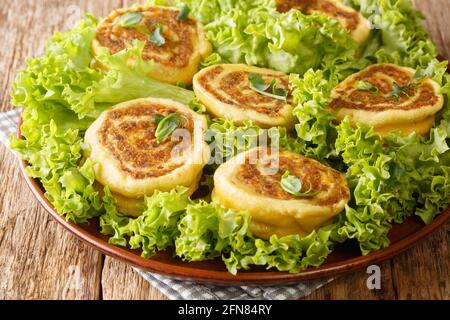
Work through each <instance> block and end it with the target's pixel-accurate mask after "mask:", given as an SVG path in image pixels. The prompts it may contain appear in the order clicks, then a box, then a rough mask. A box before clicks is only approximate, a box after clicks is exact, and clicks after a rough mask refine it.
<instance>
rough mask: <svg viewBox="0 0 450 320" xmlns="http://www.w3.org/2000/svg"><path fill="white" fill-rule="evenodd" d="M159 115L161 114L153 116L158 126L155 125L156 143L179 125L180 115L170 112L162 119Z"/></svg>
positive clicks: (165, 137)
mask: <svg viewBox="0 0 450 320" xmlns="http://www.w3.org/2000/svg"><path fill="white" fill-rule="evenodd" d="M159 116H161V115H155V116H154V120H155V122H156V123H158V126H157V127H156V132H155V137H156V141H157V142H158V143H161V142H162V141H164V140H166V139H167V137H168V136H169V135H171V134H172V133H173V132H174V131H175V130H176V129H177V128H178V127H179V126H180V119H181V117H182V116H181V115H179V114H176V113H171V114H169V115H168V116H166V117H164V118H163V119H161V118H160V117H159ZM157 121H159V122H157Z"/></svg>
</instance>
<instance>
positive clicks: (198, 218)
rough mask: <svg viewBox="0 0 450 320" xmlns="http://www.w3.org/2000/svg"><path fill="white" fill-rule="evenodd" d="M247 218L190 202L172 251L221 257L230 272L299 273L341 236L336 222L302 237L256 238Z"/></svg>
mask: <svg viewBox="0 0 450 320" xmlns="http://www.w3.org/2000/svg"><path fill="white" fill-rule="evenodd" d="M250 220H251V217H250V216H249V215H248V214H247V213H245V212H240V213H237V212H234V211H232V210H229V209H225V208H223V207H221V206H220V205H218V204H216V203H206V202H201V203H198V204H195V205H190V206H188V207H187V209H186V215H185V216H184V217H183V218H182V220H181V222H180V225H179V229H180V235H179V236H178V238H177V239H176V242H175V244H176V253H177V255H178V256H180V257H181V258H182V259H183V260H187V261H202V260H206V259H214V258H217V257H220V256H222V259H223V261H224V262H225V264H226V266H227V269H228V271H229V272H231V273H233V274H236V273H237V271H238V270H240V269H249V268H250V266H252V265H260V266H266V267H267V269H270V268H275V269H277V270H280V271H289V272H299V271H301V270H304V269H305V268H307V267H309V266H319V265H320V264H322V263H323V261H324V260H325V258H326V257H327V256H328V255H329V253H330V252H331V251H332V247H333V244H334V243H335V242H337V241H339V242H342V241H343V240H344V239H345V238H343V237H341V236H340V235H338V234H337V230H338V229H337V227H338V224H332V225H328V226H326V227H323V228H321V229H319V230H317V231H313V232H312V233H311V234H309V235H308V236H306V237H303V238H302V237H300V236H298V235H292V236H286V237H282V238H278V237H277V236H272V237H271V238H270V240H263V239H257V238H254V237H253V236H252V235H251V232H250V230H249V226H250Z"/></svg>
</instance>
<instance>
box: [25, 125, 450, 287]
mask: <svg viewBox="0 0 450 320" xmlns="http://www.w3.org/2000/svg"><path fill="white" fill-rule="evenodd" d="M21 124H22V117H20V118H19V125H18V130H17V135H18V137H21V131H20V127H21ZM26 166H27V162H26V161H20V170H21V172H22V174H23V176H24V178H25V180H26V183H27V185H28V187H29V188H30V190H31V191H32V193H33V194H34V196H35V197H36V198H37V199H38V201H39V202H40V204H41V205H42V206H43V207H44V209H45V210H46V211H47V212H48V213H50V215H51V216H52V217H53V219H55V220H56V221H57V222H58V223H59V224H60V225H62V226H63V227H64V228H65V229H67V230H68V231H69V232H71V233H72V234H73V235H75V236H76V237H77V238H79V239H80V240H82V241H84V242H85V243H87V244H88V245H90V246H91V247H93V248H95V249H97V250H98V251H100V252H102V253H104V254H106V255H108V256H111V257H113V258H117V259H119V260H121V261H123V262H125V263H127V264H129V265H132V266H134V267H137V268H140V269H143V270H145V271H149V272H154V273H157V274H160V275H164V276H168V277H171V278H173V279H179V280H189V281H194V282H197V283H207V284H216V285H280V284H290V283H296V282H301V281H305V280H315V279H321V278H330V277H336V276H338V275H342V274H345V273H349V272H354V271H357V270H359V269H362V268H364V267H366V266H368V265H372V264H376V263H379V262H382V261H384V260H387V259H390V258H392V257H394V256H396V255H398V254H400V253H401V252H403V251H405V250H407V249H409V248H411V247H412V246H413V245H414V244H416V243H417V242H418V241H419V240H421V239H423V238H424V237H426V236H427V235H429V234H430V233H432V232H433V231H435V230H436V229H438V228H439V227H440V226H441V225H443V224H444V223H445V222H447V221H448V220H450V207H449V208H447V209H446V210H445V211H444V212H442V213H441V214H440V215H438V216H437V217H436V218H435V219H434V221H433V222H432V223H431V224H429V225H424V226H423V227H422V228H421V229H420V230H418V231H416V232H414V233H412V234H411V235H409V236H407V237H405V238H403V239H401V240H399V241H397V242H395V243H392V244H391V245H390V246H389V247H387V248H384V249H380V250H378V251H375V252H372V253H370V254H368V255H366V256H358V257H356V258H351V259H346V260H341V261H338V262H334V263H329V264H326V265H322V266H320V267H318V268H308V269H306V270H304V271H302V272H299V273H287V272H264V271H262V272H261V271H257V272H251V271H250V272H240V273H238V274H237V275H232V274H230V273H229V272H226V271H218V270H204V269H201V270H200V269H193V268H187V267H184V266H183V265H176V264H170V263H166V262H162V261H157V260H152V259H146V258H143V257H141V256H140V255H138V254H136V253H133V252H130V251H128V250H126V249H124V248H121V247H118V246H115V245H112V244H109V243H108V242H107V241H105V240H103V239H100V238H98V237H96V236H95V235H93V234H91V233H89V232H88V231H86V230H84V229H83V228H81V227H80V226H78V225H76V224H74V223H72V222H69V221H67V220H66V219H65V218H64V217H63V216H61V215H60V214H58V213H57V211H56V210H55V208H54V207H53V205H52V204H51V203H50V202H49V201H48V200H47V198H46V197H45V195H44V193H43V191H42V189H41V187H40V185H39V183H38V182H37V181H36V180H35V179H33V178H30V177H29V176H28V175H27V174H26V170H25V168H26ZM186 263H187V262H186Z"/></svg>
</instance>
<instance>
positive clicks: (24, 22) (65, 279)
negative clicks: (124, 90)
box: [0, 0, 450, 299]
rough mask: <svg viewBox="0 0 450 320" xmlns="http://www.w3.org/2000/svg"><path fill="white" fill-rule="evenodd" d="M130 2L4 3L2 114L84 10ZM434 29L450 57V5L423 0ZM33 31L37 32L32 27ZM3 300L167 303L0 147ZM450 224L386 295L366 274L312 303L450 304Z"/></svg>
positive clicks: (410, 255)
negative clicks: (69, 225) (51, 211)
mask: <svg viewBox="0 0 450 320" xmlns="http://www.w3.org/2000/svg"><path fill="white" fill-rule="evenodd" d="M131 3H134V1H129V0H107V1H94V0H91V1H89V0H64V1H61V0H19V1H17V0H6V1H5V0H3V1H2V6H0V34H1V35H0V37H1V40H2V46H0V70H1V71H2V73H1V75H0V103H1V104H0V111H4V110H8V109H10V108H11V105H10V97H9V92H10V87H11V84H12V82H13V79H14V77H15V74H16V72H17V70H18V69H19V68H20V67H23V66H24V64H25V58H26V57H28V56H36V55H39V54H41V53H42V52H43V41H44V40H45V39H46V38H48V37H49V36H50V35H51V34H52V33H53V32H54V31H55V30H65V29H68V28H69V27H70V26H71V25H73V23H74V22H75V21H76V20H77V19H78V18H80V16H81V15H82V13H83V12H84V11H88V12H92V13H94V14H95V15H98V16H103V15H105V14H107V13H108V12H109V11H110V10H112V9H114V8H117V7H121V6H123V5H129V4H131ZM415 4H416V6H417V7H418V8H420V9H421V10H422V12H424V14H425V15H426V16H427V17H429V18H430V19H428V20H427V21H426V22H425V26H426V28H427V30H429V31H430V33H431V35H432V37H433V39H434V40H435V42H436V43H437V45H438V46H439V47H440V48H441V51H442V52H443V53H445V54H446V56H447V57H450V32H448V31H447V30H448V28H447V21H449V20H450V1H447V0H416V1H415ZM31 26H32V27H31ZM0 173H1V174H0V185H2V186H5V187H4V188H3V190H2V192H0V268H1V270H2V273H0V299H14V298H18V299H73V298H77V299H165V297H164V295H162V294H161V293H160V292H159V291H158V290H157V289H155V288H152V287H151V285H150V284H149V283H147V282H146V281H144V280H143V279H142V278H140V277H139V276H138V275H137V274H136V273H135V272H134V271H133V270H132V269H131V268H130V267H129V266H127V265H125V264H123V263H122V262H119V261H117V260H114V259H111V258H109V257H104V256H103V255H101V254H100V253H98V252H97V251H95V250H93V249H91V248H89V247H87V246H86V245H84V244H83V243H81V242H79V241H78V240H76V239H75V238H74V237H72V236H71V235H69V234H68V233H67V232H66V231H65V230H63V229H62V227H60V226H59V225H57V224H56V223H55V222H54V221H53V220H51V218H50V216H49V215H48V214H47V213H45V212H44V210H43V209H42V208H40V206H39V204H38V203H37V201H36V200H35V199H34V198H33V196H32V194H31V192H29V191H28V188H27V187H26V185H25V183H24V181H23V179H22V178H21V176H20V173H19V170H18V167H17V162H16V160H15V158H14V157H13V156H12V155H11V153H10V152H9V151H8V150H6V148H5V147H4V146H2V145H0ZM449 235H450V223H447V224H446V225H445V226H444V227H443V228H442V229H441V230H439V231H438V232H436V233H435V234H433V235H431V236H430V237H428V238H427V239H426V240H425V241H422V242H421V243H420V244H418V245H417V246H416V247H414V248H413V249H411V250H409V251H407V252H405V253H403V254H401V255H400V256H398V257H396V258H394V259H392V260H390V261H387V262H385V263H383V264H380V268H381V289H380V290H368V289H367V286H366V281H367V278H368V276H369V275H368V274H367V273H366V271H365V270H361V271H360V272H356V273H354V274H350V275H346V276H342V277H340V278H338V279H337V280H335V281H333V282H332V283H330V284H329V285H327V286H325V287H324V288H321V289H319V290H317V291H316V292H314V293H313V294H312V295H310V296H308V297H306V299H348V298H350V299H395V298H399V299H410V298H422V299H450V292H449V291H450V266H449V264H450V262H449V260H450V259H449V258H450V252H449V243H450V239H449V238H450V236H449Z"/></svg>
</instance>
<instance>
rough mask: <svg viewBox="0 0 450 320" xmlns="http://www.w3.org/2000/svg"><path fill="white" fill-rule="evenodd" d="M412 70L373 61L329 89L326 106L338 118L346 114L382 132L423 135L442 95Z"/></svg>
mask: <svg viewBox="0 0 450 320" xmlns="http://www.w3.org/2000/svg"><path fill="white" fill-rule="evenodd" d="M415 73H416V72H415V70H414V69H411V68H405V67H400V66H397V65H393V64H377V65H372V66H370V67H368V68H366V69H364V70H362V71H360V72H358V73H356V74H353V75H351V76H350V77H348V78H347V79H345V80H344V81H343V82H342V83H340V84H339V85H338V86H337V87H336V88H335V89H334V90H333V91H332V93H331V98H332V101H331V103H330V104H329V106H328V109H329V110H330V112H332V113H333V114H334V115H335V116H336V117H337V119H338V120H339V121H340V120H343V119H344V118H345V117H346V116H349V117H350V119H351V121H352V122H354V123H357V122H363V123H367V124H369V125H371V126H373V127H374V129H375V130H376V131H377V132H379V133H380V134H381V135H387V134H389V133H390V132H392V131H400V132H402V133H404V134H408V133H411V132H416V133H418V134H423V135H426V134H427V133H428V132H429V131H430V129H431V127H432V126H433V125H434V119H435V114H436V113H437V112H438V111H439V110H441V109H442V107H443V104H444V98H443V96H442V95H441V94H440V93H439V91H440V86H439V85H438V84H437V83H436V82H435V81H433V80H431V79H429V78H417V77H416V76H415Z"/></svg>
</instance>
